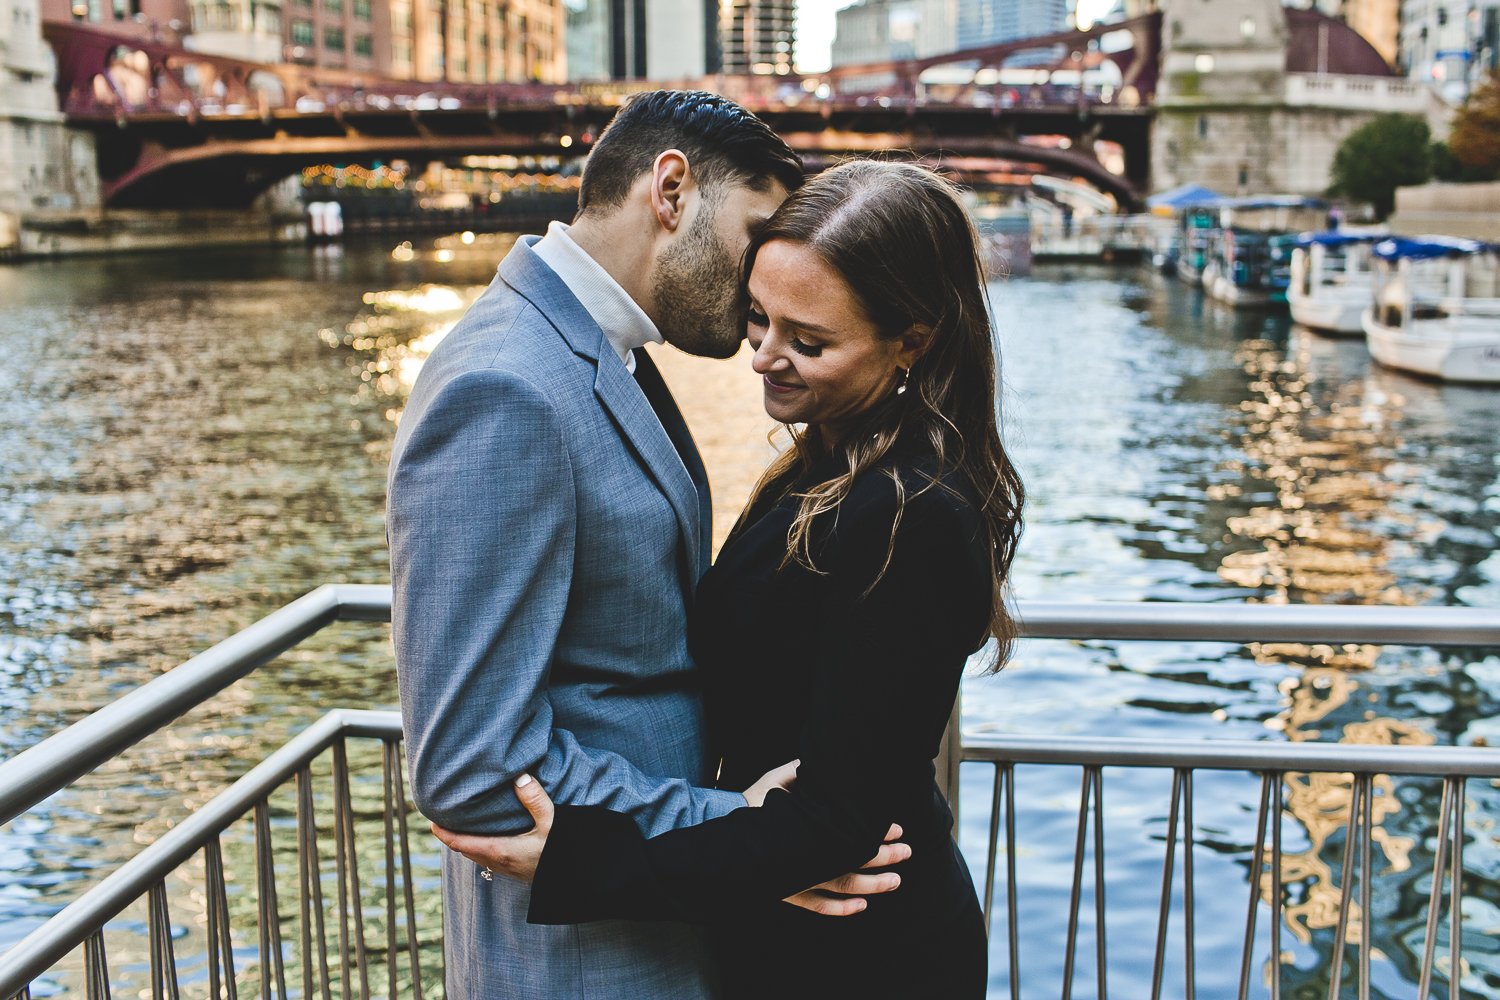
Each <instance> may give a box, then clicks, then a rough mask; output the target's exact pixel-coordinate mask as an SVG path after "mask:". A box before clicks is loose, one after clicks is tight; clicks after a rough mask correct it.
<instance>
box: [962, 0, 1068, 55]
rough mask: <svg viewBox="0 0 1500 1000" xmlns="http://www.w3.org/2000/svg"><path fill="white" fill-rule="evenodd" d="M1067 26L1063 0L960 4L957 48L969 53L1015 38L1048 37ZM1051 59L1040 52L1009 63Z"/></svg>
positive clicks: (996, 0) (964, 0)
mask: <svg viewBox="0 0 1500 1000" xmlns="http://www.w3.org/2000/svg"><path fill="white" fill-rule="evenodd" d="M1067 25H1068V3H1067V0H961V2H960V3H959V5H958V47H959V48H960V49H972V48H978V47H980V46H983V45H995V44H998V43H1001V42H1008V41H1011V40H1012V39H1016V38H1032V37H1035V36H1037V35H1049V34H1052V33H1054V32H1058V31H1062V30H1064V29H1065V28H1066V27H1067ZM1051 58H1053V54H1052V53H1051V52H1050V51H1049V50H1045V49H1044V50H1042V51H1041V52H1039V53H1037V54H1036V55H1034V56H1031V57H1030V58H1028V57H1026V56H1024V55H1023V56H1019V57H1017V58H1015V59H1013V60H1011V62H1012V63H1014V64H1017V65H1024V64H1026V63H1028V62H1037V61H1046V60H1050V59H1051Z"/></svg>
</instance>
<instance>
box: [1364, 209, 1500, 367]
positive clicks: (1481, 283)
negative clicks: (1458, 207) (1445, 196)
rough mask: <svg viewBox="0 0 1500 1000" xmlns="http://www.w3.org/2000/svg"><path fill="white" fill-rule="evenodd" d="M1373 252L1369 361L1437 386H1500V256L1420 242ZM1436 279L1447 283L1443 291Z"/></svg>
mask: <svg viewBox="0 0 1500 1000" xmlns="http://www.w3.org/2000/svg"><path fill="white" fill-rule="evenodd" d="M1373 252H1374V256H1375V259H1376V262H1377V263H1376V266H1375V292H1374V298H1373V301H1372V302H1371V304H1370V306H1369V307H1368V308H1367V309H1366V310H1365V313H1364V322H1363V325H1364V329H1365V337H1366V339H1367V341H1368V343H1369V348H1370V356H1371V357H1373V358H1374V359H1375V360H1376V361H1378V362H1380V363H1381V364H1383V365H1386V366H1387V367H1390V368H1399V369H1401V370H1403V371H1408V372H1413V373H1415V374H1418V375H1426V376H1428V377H1430V378H1438V379H1443V380H1444V381H1449V382H1481V383H1490V384H1495V385H1500V255H1497V252H1496V248H1495V247H1493V246H1487V245H1486V244H1483V243H1479V242H1476V241H1474V240H1465V239H1457V238H1455V237H1451V236H1421V237H1415V238H1407V237H1397V238H1393V239H1388V240H1384V241H1382V242H1380V243H1377V244H1376V245H1375V248H1374V251H1373ZM1423 271H1425V272H1427V274H1426V277H1427V278H1428V280H1427V281H1424V280H1422V277H1423V275H1422V274H1421V273H1420V272H1423ZM1434 271H1436V272H1437V273H1438V274H1439V275H1440V276H1441V279H1442V281H1441V284H1440V286H1437V287H1433V285H1432V284H1431V280H1430V279H1431V278H1432V277H1433V276H1434V275H1433V272H1434Z"/></svg>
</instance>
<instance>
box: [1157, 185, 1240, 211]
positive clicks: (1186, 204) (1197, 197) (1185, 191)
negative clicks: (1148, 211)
mask: <svg viewBox="0 0 1500 1000" xmlns="http://www.w3.org/2000/svg"><path fill="white" fill-rule="evenodd" d="M1223 200H1224V196H1223V195H1221V194H1219V193H1218V192H1217V191H1210V190H1209V189H1208V188H1206V187H1203V186H1202V185H1201V184H1181V185H1179V186H1177V187H1174V188H1172V189H1171V190H1168V191H1163V192H1161V193H1160V194H1154V195H1152V196H1151V197H1149V198H1147V199H1146V205H1147V206H1148V207H1150V208H1195V207H1198V206H1208V205H1217V204H1218V203H1219V202H1221V201H1223Z"/></svg>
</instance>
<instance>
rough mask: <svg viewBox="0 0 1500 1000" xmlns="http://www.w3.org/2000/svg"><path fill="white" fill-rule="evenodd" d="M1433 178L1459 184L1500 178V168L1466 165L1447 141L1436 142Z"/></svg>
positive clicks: (1433, 146)
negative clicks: (1454, 153) (1459, 159)
mask: <svg viewBox="0 0 1500 1000" xmlns="http://www.w3.org/2000/svg"><path fill="white" fill-rule="evenodd" d="M1432 179H1433V180H1435V181H1448V182H1449V183H1457V184H1472V183H1475V182H1476V181H1493V180H1500V169H1494V168H1491V169H1487V170H1486V169H1481V168H1479V167H1467V166H1464V165H1463V164H1462V163H1460V162H1458V157H1456V156H1454V155H1453V150H1451V149H1449V148H1448V144H1447V143H1446V142H1435V143H1433V144H1432Z"/></svg>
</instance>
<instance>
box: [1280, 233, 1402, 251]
mask: <svg viewBox="0 0 1500 1000" xmlns="http://www.w3.org/2000/svg"><path fill="white" fill-rule="evenodd" d="M1386 238H1387V237H1386V235H1385V234H1384V233H1379V234H1376V233H1349V232H1345V231H1344V230H1342V229H1329V230H1326V231H1324V232H1321V233H1302V234H1300V235H1299V236H1298V237H1297V246H1299V247H1301V248H1302V249H1304V250H1306V249H1307V248H1308V247H1311V246H1323V247H1335V248H1337V247H1346V246H1349V245H1351V244H1354V243H1378V242H1380V241H1381V240H1384V239H1386Z"/></svg>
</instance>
